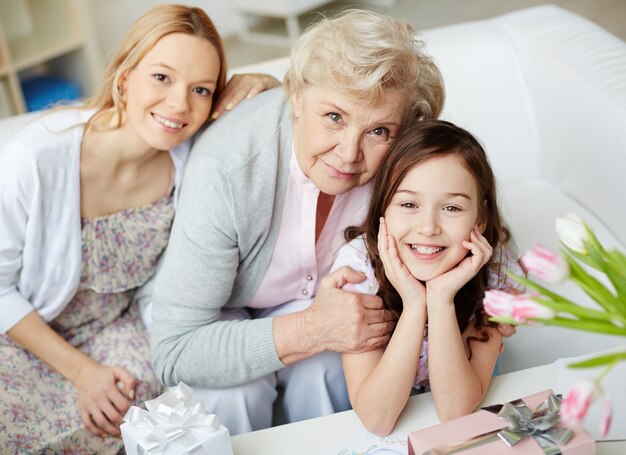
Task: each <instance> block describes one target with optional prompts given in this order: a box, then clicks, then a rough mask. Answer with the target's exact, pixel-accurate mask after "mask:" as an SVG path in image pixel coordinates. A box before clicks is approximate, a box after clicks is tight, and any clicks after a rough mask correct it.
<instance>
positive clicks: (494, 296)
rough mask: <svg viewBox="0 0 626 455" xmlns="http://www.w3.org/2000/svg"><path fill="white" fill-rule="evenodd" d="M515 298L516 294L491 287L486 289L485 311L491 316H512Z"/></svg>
mask: <svg viewBox="0 0 626 455" xmlns="http://www.w3.org/2000/svg"><path fill="white" fill-rule="evenodd" d="M513 298H515V295H514V294H509V293H508V292H504V291H499V290H497V289H489V290H487V291H485V298H484V299H483V306H484V307H485V312H486V313H487V314H488V315H489V316H495V317H510V316H511V307H512V306H511V301H512V300H513Z"/></svg>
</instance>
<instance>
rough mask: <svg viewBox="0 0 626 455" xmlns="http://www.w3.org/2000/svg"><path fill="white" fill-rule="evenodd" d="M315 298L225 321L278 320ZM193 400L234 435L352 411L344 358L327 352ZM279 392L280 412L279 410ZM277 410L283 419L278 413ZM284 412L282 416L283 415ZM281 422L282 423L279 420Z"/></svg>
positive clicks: (199, 393)
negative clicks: (344, 372) (248, 381)
mask: <svg viewBox="0 0 626 455" xmlns="http://www.w3.org/2000/svg"><path fill="white" fill-rule="evenodd" d="M310 303H311V301H310V300H295V301H292V302H288V303H286V304H283V305H281V306H278V307H275V308H268V309H263V310H255V311H253V313H254V314H253V316H251V315H250V313H249V312H248V311H246V310H243V309H233V310H224V311H222V317H221V318H220V319H222V320H244V319H249V318H251V317H254V318H259V317H272V316H279V315H281V314H288V313H292V312H295V311H299V310H302V309H304V308H306V307H307V306H308V305H310ZM193 392H194V394H193V398H194V400H196V401H199V402H201V403H203V404H204V406H205V407H206V409H207V411H209V412H211V413H214V414H216V415H217V417H218V418H219V420H220V422H222V424H224V425H225V426H226V427H227V428H228V430H229V432H230V434H231V436H233V435H236V434H240V433H246V432H249V431H255V430H260V429H263V428H269V427H271V426H272V422H274V423H288V422H297V421H299V420H305V419H310V418H313V417H320V416H324V415H328V414H333V413H335V412H339V411H345V410H347V409H350V400H349V398H348V391H347V389H346V383H345V379H344V376H343V369H342V367H341V354H339V353H337V352H323V353H321V354H318V355H315V356H312V357H309V358H307V359H304V360H301V361H299V362H297V363H295V364H293V365H289V366H288V367H286V368H283V369H282V370H280V371H277V372H276V373H272V374H269V375H267V376H264V377H262V378H260V379H258V380H256V381H253V382H250V383H248V384H244V385H242V386H238V387H231V388H226V389H205V388H201V387H193ZM279 392H280V393H281V397H280V398H281V399H279V400H278V402H277V403H280V404H281V406H280V408H279V407H278V406H275V401H276V398H277V397H278V394H279ZM274 411H277V414H279V416H275V415H274ZM281 411H282V417H283V418H278V419H277V417H280V414H281ZM277 420H278V422H277Z"/></svg>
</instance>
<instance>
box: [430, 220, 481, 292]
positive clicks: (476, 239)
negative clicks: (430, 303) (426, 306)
mask: <svg viewBox="0 0 626 455" xmlns="http://www.w3.org/2000/svg"><path fill="white" fill-rule="evenodd" d="M463 247H465V248H466V249H468V250H469V251H471V252H472V255H471V256H468V257H466V258H464V259H463V260H462V261H461V262H459V263H458V264H457V265H456V266H455V267H453V268H452V269H451V270H449V271H447V272H446V273H443V274H441V275H439V276H438V277H436V278H433V279H432V280H430V281H428V282H427V283H426V289H427V294H428V297H429V300H430V298H431V296H433V295H437V296H440V297H442V298H445V299H448V300H453V299H454V296H455V295H456V293H457V292H458V291H459V289H461V288H462V287H463V286H464V285H465V284H466V283H467V282H468V281H469V280H471V279H472V278H474V276H476V274H477V273H478V271H479V270H480V269H481V268H482V267H483V266H484V265H485V264H486V263H487V261H489V259H490V258H491V255H492V253H493V248H492V247H491V245H490V244H489V242H488V241H487V239H486V238H485V237H483V235H482V234H481V233H480V231H479V230H478V228H477V227H476V226H474V228H473V229H472V230H471V231H470V238H469V241H468V240H464V241H463Z"/></svg>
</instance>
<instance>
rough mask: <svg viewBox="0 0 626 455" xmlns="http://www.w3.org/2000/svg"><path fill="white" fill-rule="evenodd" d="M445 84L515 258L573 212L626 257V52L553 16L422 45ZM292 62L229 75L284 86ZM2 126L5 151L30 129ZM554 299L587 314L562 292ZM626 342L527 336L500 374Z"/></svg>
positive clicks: (547, 12) (575, 22) (516, 16)
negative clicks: (490, 184) (485, 167)
mask: <svg viewBox="0 0 626 455" xmlns="http://www.w3.org/2000/svg"><path fill="white" fill-rule="evenodd" d="M423 38H424V39H425V41H426V42H427V50H428V52H429V53H430V54H431V55H432V56H433V57H434V58H435V60H436V62H437V63H438V64H439V66H440V68H441V70H442V72H443V75H444V79H445V83H446V90H447V100H446V105H445V109H444V113H443V117H444V118H445V119H448V120H451V121H454V122H456V123H458V124H460V125H462V126H464V127H466V128H468V129H469V130H470V131H472V132H473V133H475V134H476V135H477V136H478V137H479V138H480V139H481V140H482V141H483V143H484V144H485V146H486V149H487V152H488V154H489V156H490V159H491V161H492V164H493V166H494V168H495V171H496V174H497V177H498V179H499V185H500V194H501V197H502V201H503V208H504V212H505V215H506V218H507V220H508V223H509V225H510V227H511V229H512V231H513V234H514V237H515V240H516V242H517V245H518V248H519V250H520V251H523V250H524V249H526V248H528V247H529V246H530V245H532V244H533V242H535V241H540V242H542V243H544V244H546V245H550V246H555V247H556V246H557V238H556V235H555V233H554V229H553V223H554V218H556V217H559V216H562V215H564V214H566V213H567V212H576V213H578V214H579V215H580V216H582V217H583V218H585V219H586V220H588V221H589V223H590V224H591V226H592V227H594V228H595V229H596V231H597V233H598V235H599V237H600V238H601V239H602V240H603V241H605V242H606V243H607V244H608V245H611V246H620V245H621V246H622V247H623V246H625V245H626V210H624V203H623V200H622V197H624V196H626V183H624V180H622V178H624V177H623V176H622V175H621V174H622V173H623V172H624V171H626V43H624V42H623V41H621V40H619V39H618V38H616V37H614V36H613V35H611V34H609V33H608V32H606V31H605V30H603V29H601V28H599V27H598V26H596V25H594V24H593V23H590V22H588V21H587V20H585V19H583V18H581V17H579V16H576V15H574V14H572V13H569V12H567V11H565V10H563V9H561V8H558V7H556V6H541V7H537V8H531V9H527V10H522V11H518V12H514V13H510V14H506V15H503V16H499V17H496V18H493V19H488V20H482V21H476V22H468V23H463V24H458V25H452V26H447V27H441V28H437V29H433V30H428V31H425V32H424V33H423ZM287 66H288V60H287V59H279V60H273V61H270V62H264V63H260V64H256V65H250V66H247V67H242V68H237V69H234V70H233V71H232V72H246V71H263V72H268V73H270V74H274V75H275V76H277V77H279V78H280V77H282V75H283V74H284V72H285V70H286V69H287ZM27 119H28V116H19V117H13V118H9V119H4V120H2V121H0V143H2V142H4V141H5V140H6V139H7V138H8V137H9V136H10V135H11V134H12V133H13V132H14V131H16V129H17V128H18V127H19V126H21V125H22V124H24V123H25V121H27ZM559 290H560V291H562V292H564V293H565V294H567V295H569V296H572V298H574V299H576V300H578V301H581V303H582V302H584V301H586V300H587V299H586V297H585V296H584V295H582V294H581V293H580V292H578V291H577V289H575V288H573V287H572V286H568V285H567V284H565V285H562V286H560V287H559ZM625 342H626V340H624V339H623V338H615V337H609V336H605V337H603V336H599V335H595V334H586V333H582V332H573V331H569V330H564V329H557V328H550V327H520V328H519V329H518V333H517V335H515V336H514V337H512V338H511V339H509V340H507V342H506V348H505V352H504V354H503V356H502V359H501V371H502V372H507V371H513V370H517V369H520V368H525V367H529V366H533V365H540V364H544V363H547V362H550V361H553V360H555V359H556V358H559V357H564V356H571V355H576V354H583V353H586V352H592V351H595V350H599V349H602V348H606V347H611V346H615V345H618V344H624V343H625Z"/></svg>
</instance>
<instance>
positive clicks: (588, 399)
mask: <svg viewBox="0 0 626 455" xmlns="http://www.w3.org/2000/svg"><path fill="white" fill-rule="evenodd" d="M601 391H602V389H601V388H600V386H599V385H598V383H597V382H596V381H594V380H591V379H583V380H581V381H578V382H577V383H576V384H575V385H574V387H572V388H571V389H570V390H569V392H567V395H566V396H565V398H564V399H563V402H562V403H561V422H563V423H564V424H565V425H567V426H573V427H578V426H581V425H582V423H583V420H585V416H586V415H587V412H588V411H589V407H590V406H591V403H593V402H594V400H595V399H596V398H598V397H599V396H600V394H601Z"/></svg>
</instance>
